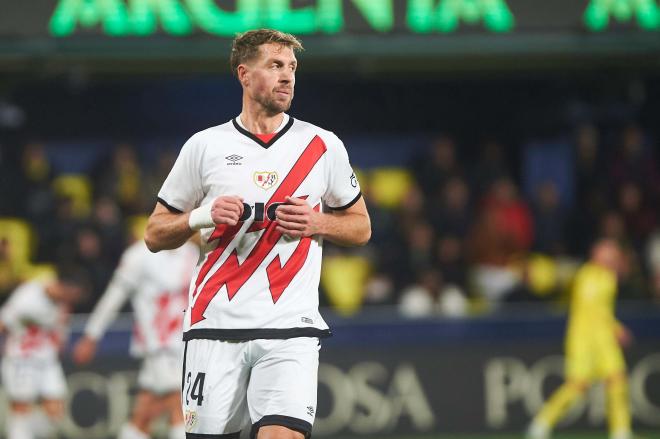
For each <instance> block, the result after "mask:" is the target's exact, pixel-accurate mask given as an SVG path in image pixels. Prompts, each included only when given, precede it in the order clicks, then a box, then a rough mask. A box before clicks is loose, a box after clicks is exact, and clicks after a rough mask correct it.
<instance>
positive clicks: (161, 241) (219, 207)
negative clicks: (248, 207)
mask: <svg viewBox="0 0 660 439" xmlns="http://www.w3.org/2000/svg"><path fill="white" fill-rule="evenodd" d="M241 215H243V200H242V199H241V198H240V197H236V196H229V195H223V196H220V197H218V198H216V199H215V200H214V201H213V202H212V203H209V204H205V205H202V206H200V207H198V208H197V209H195V210H193V211H192V212H183V213H178V212H172V211H170V210H169V209H168V208H167V207H165V206H164V205H163V204H161V203H160V202H159V203H156V207H155V209H154V211H153V213H152V214H151V216H150V217H149V221H148V223H147V230H146V232H145V234H144V240H145V242H146V244H147V247H148V248H149V250H151V251H152V252H154V253H155V252H159V251H161V250H169V249H173V248H178V247H181V246H182V245H183V243H184V242H186V241H187V240H188V239H190V237H191V236H192V235H193V234H194V233H195V232H196V231H197V230H199V229H201V228H209V227H215V225H217V224H227V225H229V226H234V225H236V224H237V223H238V221H239V219H240V217H241Z"/></svg>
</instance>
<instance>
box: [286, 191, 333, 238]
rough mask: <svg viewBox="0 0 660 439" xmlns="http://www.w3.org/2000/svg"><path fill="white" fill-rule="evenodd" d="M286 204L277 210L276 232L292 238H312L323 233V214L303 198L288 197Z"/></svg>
mask: <svg viewBox="0 0 660 439" xmlns="http://www.w3.org/2000/svg"><path fill="white" fill-rule="evenodd" d="M285 201H286V203H287V204H283V205H281V206H279V207H278V208H277V210H275V217H276V221H277V228H276V230H277V231H278V232H280V233H282V234H283V235H286V236H289V237H292V238H302V237H305V236H312V235H315V234H317V233H319V232H320V231H321V222H322V218H323V214H321V213H320V212H317V211H316V210H314V209H313V208H312V206H310V205H309V204H307V201H305V200H303V199H302V198H293V197H286V200H285Z"/></svg>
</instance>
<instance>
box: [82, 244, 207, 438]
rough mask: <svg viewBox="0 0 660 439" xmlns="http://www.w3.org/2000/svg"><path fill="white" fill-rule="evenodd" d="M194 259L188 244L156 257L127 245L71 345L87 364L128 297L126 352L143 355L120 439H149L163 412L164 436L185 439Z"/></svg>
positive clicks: (193, 247) (143, 248)
mask: <svg viewBox="0 0 660 439" xmlns="http://www.w3.org/2000/svg"><path fill="white" fill-rule="evenodd" d="M198 256H199V250H198V247H197V246H196V245H195V244H193V243H192V242H190V241H189V242H187V243H185V244H184V245H183V246H181V247H179V248H178V249H175V250H168V251H163V252H160V253H158V254H152V253H151V252H149V250H148V249H147V247H146V245H145V243H144V241H138V242H136V243H134V244H133V245H131V246H130V247H129V248H128V249H126V251H125V252H124V254H123V256H122V258H121V261H120V263H119V267H118V268H117V270H116V271H115V273H114V276H113V279H112V281H111V282H110V284H109V285H108V287H107V289H106V290H105V293H104V294H103V297H102V298H101V300H100V301H99V302H98V304H97V305H96V307H95V308H94V311H93V312H92V314H91V316H90V318H89V320H88V321H87V325H86V327H85V331H84V335H83V337H82V338H81V339H80V341H79V342H78V343H77V344H76V347H75V349H74V361H75V362H76V363H78V364H85V363H88V362H89V361H91V360H92V358H93V357H94V354H95V352H96V347H97V343H98V340H99V339H101V338H102V337H103V334H104V333H105V331H106V329H107V328H108V326H109V325H110V323H112V321H113V320H114V319H115V317H116V316H117V313H118V312H119V310H120V309H121V307H122V306H123V304H124V303H125V302H126V300H127V299H128V298H129V297H130V298H131V303H132V306H133V311H134V313H135V321H136V326H135V331H134V335H133V340H132V346H131V353H132V354H134V355H137V356H144V362H143V363H142V368H141V370H140V373H139V375H138V386H139V389H140V390H139V393H138V395H137V398H136V400H135V405H134V407H133V413H132V416H131V419H130V421H129V422H128V423H126V424H125V425H124V426H123V427H122V428H121V430H120V432H119V436H118V437H119V439H143V438H148V437H149V435H150V430H151V424H152V421H153V420H154V419H156V418H157V417H159V416H160V415H162V414H164V413H166V414H167V415H168V417H169V422H170V429H169V438H170V439H183V438H184V437H185V431H184V428H183V415H182V412H181V396H180V394H181V392H180V389H181V355H182V347H183V342H182V329H181V328H182V323H183V311H184V310H185V309H186V304H187V299H188V287H189V285H190V277H191V275H192V269H193V266H194V264H195V263H196V262H197V258H198Z"/></svg>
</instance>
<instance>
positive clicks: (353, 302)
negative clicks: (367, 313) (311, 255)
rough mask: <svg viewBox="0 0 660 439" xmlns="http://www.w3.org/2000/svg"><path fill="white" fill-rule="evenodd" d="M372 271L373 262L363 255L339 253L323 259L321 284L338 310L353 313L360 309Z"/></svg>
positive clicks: (346, 313)
mask: <svg viewBox="0 0 660 439" xmlns="http://www.w3.org/2000/svg"><path fill="white" fill-rule="evenodd" d="M370 273H371V264H370V262H369V260H368V259H367V258H365V257H362V256H343V255H338V256H328V257H325V258H324V259H323V268H322V270H321V285H322V286H323V288H324V289H325V291H326V293H327V295H328V300H329V301H330V303H331V304H332V306H333V308H334V309H335V310H336V311H337V312H339V313H340V314H343V315H351V314H354V313H355V312H357V311H359V310H360V307H361V305H362V301H363V298H364V289H365V285H366V283H367V280H368V278H369V274H370Z"/></svg>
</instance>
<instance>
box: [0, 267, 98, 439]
mask: <svg viewBox="0 0 660 439" xmlns="http://www.w3.org/2000/svg"><path fill="white" fill-rule="evenodd" d="M86 289H87V280H86V278H85V276H84V275H83V274H81V273H80V272H77V271H75V270H68V269H67V270H60V272H59V276H58V278H57V279H54V280H52V281H47V282H40V281H30V282H26V283H24V284H22V285H19V286H18V288H16V290H14V292H13V293H12V294H11V296H10V297H9V299H8V300H7V302H6V303H5V305H4V306H3V307H2V310H1V311H0V325H1V326H0V328H1V329H2V332H4V333H5V334H6V340H5V346H4V354H3V358H2V385H3V387H4V389H5V392H6V393H7V397H8V399H9V405H10V411H11V412H10V414H9V415H8V416H7V418H6V419H7V424H6V435H7V436H6V437H7V438H11V439H32V438H41V437H50V435H51V434H52V433H53V432H54V430H55V428H56V426H57V423H58V422H59V421H60V420H61V419H62V416H63V415H64V400H65V399H66V395H67V386H66V380H65V378H64V373H63V372H62V366H61V364H60V361H59V358H58V357H59V354H60V351H61V350H62V348H63V346H64V344H65V343H66V340H67V338H68V320H69V315H70V311H71V307H73V305H75V304H76V303H78V302H79V301H80V300H81V299H82V297H83V295H84V294H85V293H86ZM38 402H40V403H41V404H40V405H41V408H42V409H43V411H44V412H45V414H46V415H47V416H43V414H42V413H41V412H40V411H38V410H34V409H35V408H36V407H35V403H38Z"/></svg>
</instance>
